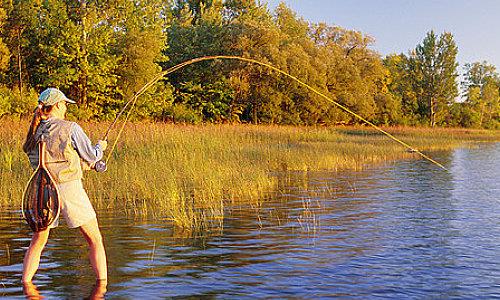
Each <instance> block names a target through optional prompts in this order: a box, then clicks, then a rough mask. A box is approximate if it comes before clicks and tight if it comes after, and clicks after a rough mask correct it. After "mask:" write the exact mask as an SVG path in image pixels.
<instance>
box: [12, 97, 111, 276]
mask: <svg viewBox="0 0 500 300" xmlns="http://www.w3.org/2000/svg"><path fill="white" fill-rule="evenodd" d="M68 103H75V102H74V101H72V100H70V99H68V98H67V97H66V96H65V95H64V94H63V93H62V92H61V91H60V90H58V89H56V88H48V89H46V90H45V91H43V92H42V93H41V94H40V97H39V99H38V107H37V108H36V110H35V113H34V116H33V119H32V121H31V125H30V128H29V130H28V134H27V136H26V141H25V143H24V145H23V150H24V152H26V154H27V155H28V157H29V160H30V164H31V166H32V167H33V168H36V167H37V165H38V164H39V159H40V157H39V149H38V147H39V145H40V143H39V142H40V141H41V140H43V142H44V144H45V146H44V147H45V149H46V150H45V152H43V153H44V154H43V155H44V160H46V161H45V166H46V168H47V170H48V172H49V173H50V175H51V177H52V178H53V180H54V181H55V185H56V186H57V190H58V193H59V203H60V214H62V215H63V217H64V219H65V221H66V223H67V225H68V227H70V228H79V229H80V231H81V233H82V234H83V236H84V238H85V240H86V241H87V243H88V245H89V250H90V253H89V257H90V263H91V265H92V268H93V270H94V272H95V275H96V277H97V280H98V282H101V283H103V282H106V281H107V265H106V253H105V250H104V245H103V242H102V236H101V233H100V231H99V227H98V224H97V218H96V213H95V211H94V209H93V207H92V204H91V203H90V200H89V197H88V196H87V193H86V192H85V190H84V189H83V185H82V175H83V172H82V171H83V170H84V169H90V166H93V165H94V164H95V163H96V162H97V161H99V160H100V159H101V158H102V156H103V152H104V150H105V149H106V147H107V142H106V141H104V140H100V141H98V142H97V145H95V146H93V145H92V144H91V142H90V140H89V138H88V137H87V135H86V134H85V133H84V131H83V130H82V128H81V127H80V126H79V125H78V124H76V123H74V122H70V121H67V120H65V115H66V110H67V107H66V105H67V104H68ZM58 223H59V222H58V220H55V221H54V222H53V223H52V224H51V225H49V226H48V228H46V229H43V230H40V231H35V232H34V234H33V237H32V239H31V243H30V246H29V248H28V250H27V252H26V254H25V257H24V264H23V277H22V281H23V283H28V284H29V283H31V281H32V279H33V276H34V275H35V273H36V271H37V269H38V266H39V263H40V255H41V253H42V250H43V248H44V247H45V244H46V243H47V240H48V238H49V232H50V229H51V228H54V227H57V226H58Z"/></svg>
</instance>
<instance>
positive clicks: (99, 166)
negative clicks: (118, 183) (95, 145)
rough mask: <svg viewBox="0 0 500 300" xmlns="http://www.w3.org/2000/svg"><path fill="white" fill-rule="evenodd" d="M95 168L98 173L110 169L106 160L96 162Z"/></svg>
mask: <svg viewBox="0 0 500 300" xmlns="http://www.w3.org/2000/svg"><path fill="white" fill-rule="evenodd" d="M93 169H94V170H95V171H96V172H98V173H102V172H105V171H106V170H107V169H108V166H107V165H106V162H105V161H103V160H100V161H98V162H96V163H95V164H94V167H93Z"/></svg>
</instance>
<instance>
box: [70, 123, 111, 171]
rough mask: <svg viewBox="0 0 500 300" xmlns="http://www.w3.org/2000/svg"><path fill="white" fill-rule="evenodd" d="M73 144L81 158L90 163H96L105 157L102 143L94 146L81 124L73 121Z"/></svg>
mask: <svg viewBox="0 0 500 300" xmlns="http://www.w3.org/2000/svg"><path fill="white" fill-rule="evenodd" d="M71 145H72V146H73V148H75V150H76V151H77V152H78V154H79V155H80V157H81V159H82V160H83V161H85V162H87V163H88V164H89V165H93V164H95V163H96V162H97V161H99V160H101V159H102V157H103V154H104V153H103V152H104V149H103V147H102V146H101V144H100V143H97V145H95V146H93V145H92V143H91V142H90V139H89V138H88V136H87V135H86V134H85V132H84V131H83V129H82V128H81V127H80V125H78V124H76V123H73V127H72V128H71Z"/></svg>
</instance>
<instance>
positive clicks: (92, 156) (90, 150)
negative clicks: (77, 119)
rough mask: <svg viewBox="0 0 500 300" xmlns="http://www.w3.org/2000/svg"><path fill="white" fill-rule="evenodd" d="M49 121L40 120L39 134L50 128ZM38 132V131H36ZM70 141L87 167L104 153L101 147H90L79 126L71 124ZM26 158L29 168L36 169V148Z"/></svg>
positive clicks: (88, 140)
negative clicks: (27, 158) (28, 161)
mask: <svg viewBox="0 0 500 300" xmlns="http://www.w3.org/2000/svg"><path fill="white" fill-rule="evenodd" d="M51 119H52V118H49V119H47V120H42V121H41V122H40V125H39V126H40V127H41V128H39V129H40V133H41V132H43V131H45V128H47V127H50V124H51ZM37 131H38V130H37ZM70 139H71V146H72V147H73V148H74V149H75V150H76V152H78V155H79V156H80V158H81V159H82V160H83V161H85V162H86V163H87V164H88V165H93V164H95V163H96V162H97V161H99V160H101V159H102V157H103V155H104V153H103V150H102V147H101V146H100V145H99V144H97V145H95V146H93V145H92V143H91V141H90V139H89V137H88V136H87V135H86V134H85V132H84V131H83V129H82V128H81V127H80V125H78V124H76V123H74V122H72V124H71V131H70ZM28 157H29V160H30V164H31V167H32V168H33V169H36V167H37V166H38V150H37V148H35V149H33V150H32V151H31V152H30V153H28Z"/></svg>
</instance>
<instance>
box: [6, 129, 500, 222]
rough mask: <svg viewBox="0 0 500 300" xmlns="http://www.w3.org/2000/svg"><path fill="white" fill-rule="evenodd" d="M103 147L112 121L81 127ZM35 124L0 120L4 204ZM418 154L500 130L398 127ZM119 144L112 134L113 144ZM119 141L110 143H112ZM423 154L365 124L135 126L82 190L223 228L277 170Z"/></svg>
mask: <svg viewBox="0 0 500 300" xmlns="http://www.w3.org/2000/svg"><path fill="white" fill-rule="evenodd" d="M81 125H82V126H83V127H84V129H85V130H86V131H87V132H88V133H89V135H90V136H91V138H92V140H94V141H95V140H96V139H97V138H98V137H99V136H100V135H101V134H102V133H103V132H104V131H105V129H106V126H107V124H95V123H84V124H81ZM27 126H28V122H27V121H13V120H0V147H1V148H0V149H1V150H0V167H1V168H0V206H2V207H6V206H13V207H16V208H17V207H19V206H20V199H21V195H22V191H23V189H24V186H25V184H26V181H27V180H28V179H29V176H30V174H31V170H30V168H29V165H28V161H27V158H26V157H25V155H24V153H22V150H21V145H22V142H23V139H24V135H25V131H26V130H27ZM387 130H389V131H390V132H391V133H393V134H395V135H397V136H398V137H401V138H402V139H403V140H405V141H406V142H408V143H409V144H410V145H412V146H414V147H415V148H418V149H419V150H445V149H450V148H453V147H456V146H457V145H459V144H461V143H463V142H464V141H495V140H496V141H498V140H500V132H498V131H497V132H495V131H472V130H463V129H427V128H422V129H414V128H390V129H387ZM110 139H111V141H112V140H113V136H111V137H110ZM110 144H111V143H110ZM410 157H417V156H416V154H412V153H409V152H407V151H405V149H403V148H402V147H401V146H400V145H399V144H397V143H395V142H393V141H391V140H390V139H389V138H387V137H385V136H383V135H380V134H379V133H377V132H376V131H373V130H370V129H367V128H364V127H342V128H340V127H339V128H326V127H283V126H253V125H201V126H188V125H172V124H157V123H136V124H128V125H127V127H126V128H125V131H124V134H123V136H122V137H121V139H120V141H119V143H118V146H117V148H116V149H115V152H114V153H113V154H112V157H111V159H110V161H109V164H108V171H107V172H106V173H95V172H89V173H87V174H86V175H85V179H84V185H85V186H86V189H87V191H88V193H89V195H90V197H91V199H92V201H93V203H94V205H95V206H96V207H97V208H100V209H102V208H106V209H110V210H115V211H116V212H126V213H132V214H135V215H137V216H148V217H154V218H158V219H165V220H168V221H171V222H173V223H175V224H176V225H178V226H181V227H200V226H203V225H204V224H206V221H207V220H210V221H211V222H220V220H221V219H222V218H223V216H224V208H225V207H226V206H227V205H228V204H236V203H242V202H252V203H258V202H259V201H263V199H265V195H266V193H268V192H270V191H272V190H273V189H274V188H275V186H276V184H277V182H276V178H275V177H273V176H272V172H273V171H287V170H303V171H309V170H347V169H357V170H359V169H363V167H364V166H366V165H368V164H374V163H381V162H386V161H392V160H396V159H401V158H410Z"/></svg>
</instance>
